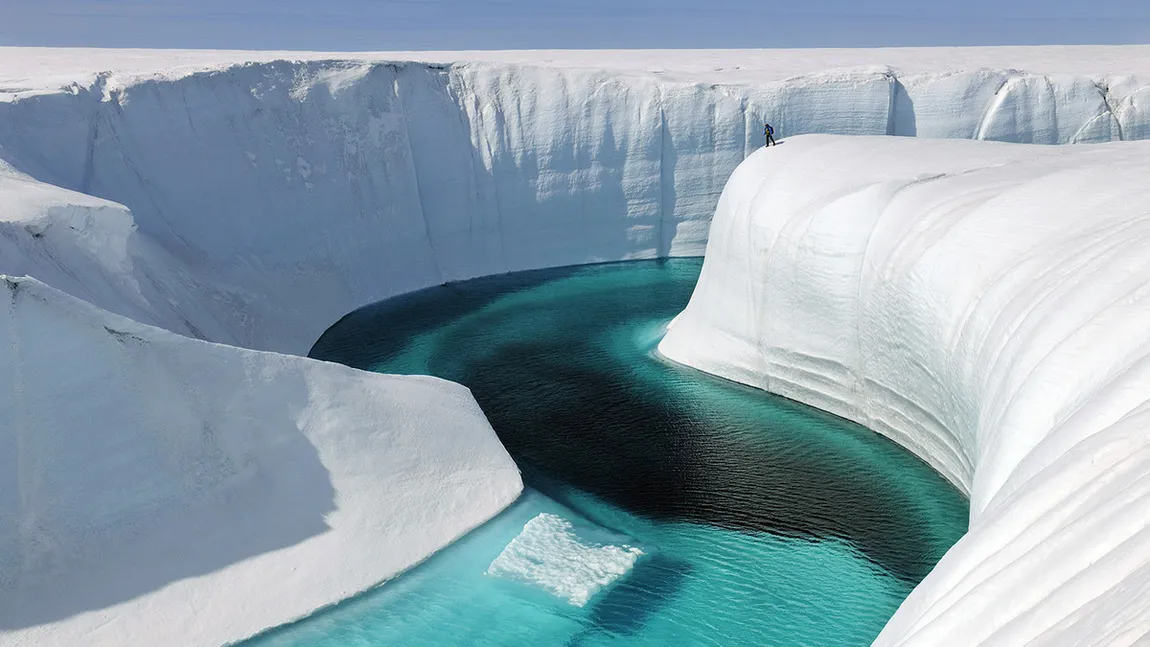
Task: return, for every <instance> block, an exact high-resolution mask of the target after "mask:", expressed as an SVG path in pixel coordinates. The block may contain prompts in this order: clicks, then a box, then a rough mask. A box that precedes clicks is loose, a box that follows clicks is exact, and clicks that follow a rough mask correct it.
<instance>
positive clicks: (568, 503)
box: [263, 259, 967, 645]
mask: <svg viewBox="0 0 1150 647" xmlns="http://www.w3.org/2000/svg"><path fill="white" fill-rule="evenodd" d="M700 266H701V261H699V260H694V259H679V260H669V261H640V262H630V263H618V264H606V265H594V266H583V267H578V268H562V269H555V270H543V271H537V272H524V273H517V274H510V275H506V276H499V277H487V278H483V279H477V280H474V281H468V282H464V283H459V284H453V285H447V286H442V287H437V288H432V289H429V290H424V291H422V292H419V293H415V294H411V295H406V296H402V297H398V298H395V299H391V300H388V301H385V302H382V303H380V304H376V305H373V306H370V307H368V308H364V309H362V310H359V311H357V312H354V313H352V314H350V315H348V316H347V317H345V318H344V319H342V320H341V321H340V322H338V323H337V324H336V325H335V326H333V327H332V328H331V329H330V330H328V331H327V332H326V333H325V334H324V335H323V337H321V338H320V340H319V341H318V342H317V343H316V345H315V347H314V348H313V349H312V353H311V355H312V356H313V357H317V358H321V359H327V360H331V361H337V362H341V363H344V364H348V365H351V366H355V367H359V368H364V369H368V370H374V371H381V372H392V373H426V374H431V375H436V376H439V377H443V378H447V379H450V380H455V381H458V382H461V383H463V384H465V385H467V386H468V387H470V388H471V390H472V392H473V393H474V394H475V397H476V399H477V400H478V402H479V404H480V405H481V406H482V408H483V410H484V412H485V413H486V414H487V416H488V418H489V419H490V420H491V424H492V426H493V427H494V428H495V430H496V432H497V433H498V434H499V437H500V439H501V440H502V441H503V443H504V445H505V446H506V447H507V449H508V451H509V452H510V453H511V454H512V456H513V457H514V458H515V460H516V462H517V463H518V464H519V466H520V467H521V469H522V470H523V474H524V480H525V482H526V483H527V484H528V486H529V492H528V494H527V495H526V496H525V497H524V499H523V501H521V502H520V503H518V504H517V505H516V506H514V507H513V508H512V509H511V510H509V511H508V512H507V513H505V514H504V515H501V516H500V517H498V518H497V519H496V520H494V521H492V522H491V523H489V524H488V525H487V526H485V527H484V528H482V529H480V531H478V532H477V533H474V534H473V536H471V537H468V538H467V539H466V540H464V541H463V542H461V543H460V544H457V545H456V546H453V547H451V548H449V549H447V550H446V551H444V552H443V553H442V554H441V555H439V556H437V557H436V558H433V559H432V560H431V561H430V562H429V563H427V564H425V565H423V566H421V567H419V568H417V569H415V570H414V571H412V572H411V573H409V574H408V575H405V576H403V577H401V578H399V580H397V581H396V582H393V583H391V584H389V585H388V586H386V587H383V588H382V589H380V590H379V591H377V592H376V593H372V594H369V595H367V596H363V597H362V598H360V599H357V600H356V601H355V602H354V603H352V604H350V605H343V606H341V607H337V609H336V610H335V611H333V612H330V613H326V614H320V615H319V616H317V617H316V618H313V619H309V620H307V621H304V622H303V623H300V624H298V625H295V626H293V627H290V628H288V629H286V630H281V631H278V632H275V633H273V634H270V635H269V636H267V637H265V638H264V639H263V640H265V641H272V642H274V644H301V645H302V644H308V645H312V644H314V645H335V644H363V645H373V644H397V645H398V644H404V645H407V644H428V645H431V644H443V645H448V644H450V645H471V644H491V645H536V644H585V645H592V644H608V643H610V644H626V645H665V644H684V645H692V644H714V645H742V644H747V645H763V644H771V645H863V644H867V643H868V642H869V641H870V640H871V639H872V638H873V637H874V636H875V635H877V633H878V631H879V629H881V627H882V625H883V624H884V622H885V621H886V619H887V618H889V616H890V615H891V614H892V613H893V612H894V610H895V609H896V608H897V606H898V604H899V602H901V600H902V598H903V597H905V596H906V594H907V593H909V591H910V589H911V588H912V587H913V586H914V584H916V583H917V582H918V581H919V580H920V579H921V578H922V577H923V576H924V575H925V574H926V573H927V572H928V571H929V570H930V568H931V567H932V566H933V565H934V564H935V562H937V560H938V559H939V558H940V557H941V556H942V554H943V553H944V552H945V551H946V550H947V548H949V547H950V546H951V545H952V544H953V543H954V542H955V541H956V540H957V539H958V538H959V536H960V535H961V534H962V533H963V532H964V531H965V529H966V515H967V504H966V501H965V500H964V499H963V498H962V497H961V496H960V495H959V494H958V493H957V492H956V491H955V490H954V489H953V488H951V486H950V485H949V484H948V483H946V482H945V481H944V480H943V479H942V478H941V477H940V476H938V475H937V474H935V473H934V472H933V471H931V470H930V469H929V468H927V467H926V466H925V465H924V464H923V463H921V462H920V461H918V460H917V459H915V458H914V457H913V456H912V455H910V454H909V453H908V452H906V451H904V450H902V449H901V448H899V447H898V446H896V445H894V444H893V443H891V442H889V441H887V440H885V439H883V438H881V437H879V436H877V435H876V434H873V433H871V432H869V431H867V430H866V429H863V428H861V427H859V426H857V425H854V424H852V423H848V422H846V421H843V420H841V419H839V418H836V417H834V416H831V415H829V414H825V413H822V412H820V411H817V410H814V409H812V408H810V407H806V406H804V405H800V404H798V403H795V402H792V401H789V400H785V399H783V398H779V397H775V396H771V395H768V394H766V393H764V392H762V391H758V390H755V389H751V388H748V387H744V386H741V385H737V384H733V383H730V382H726V381H723V380H719V379H717V378H713V377H710V376H707V375H705V374H702V373H699V372H697V371H694V370H692V369H688V368H685V367H681V366H677V365H674V364H671V363H669V362H666V361H663V360H661V359H659V358H657V357H656V356H655V354H654V352H653V351H654V348H655V346H656V345H657V343H658V340H659V337H660V335H661V333H662V330H663V326H664V325H665V324H666V322H667V321H669V320H670V319H671V318H672V317H673V316H674V315H676V314H677V313H678V312H679V311H680V310H681V309H682V308H683V307H684V306H685V305H686V303H687V300H688V299H689V297H690V294H691V290H692V289H693V286H694V283H695V280H696V279H697V277H698V273H699V269H700ZM541 511H542V512H547V513H551V514H554V515H556V518H558V517H562V518H564V519H569V520H571V521H572V522H573V523H574V524H576V527H577V531H576V532H581V533H582V534H581V536H584V537H586V536H591V535H593V534H594V533H595V532H599V531H607V532H610V533H613V534H612V535H611V536H613V537H616V538H617V539H618V541H617V542H615V543H618V544H624V543H626V544H628V545H632V546H640V547H642V550H643V556H642V557H641V558H639V559H638V561H636V562H635V563H634V565H633V568H630V570H627V573H626V575H624V576H623V577H621V578H619V579H618V580H617V581H615V582H614V583H612V584H609V585H608V586H605V587H604V588H603V590H601V591H599V592H598V593H597V594H596V595H594V596H593V597H592V598H591V599H590V602H588V603H587V604H586V605H585V606H583V607H575V606H572V605H571V604H569V603H568V602H566V601H563V600H557V599H556V598H555V597H554V596H546V595H543V596H542V597H541V596H540V594H539V592H538V591H533V590H530V589H531V587H530V586H526V585H522V584H517V585H515V586H508V584H507V582H504V581H497V580H498V578H493V577H491V576H484V575H483V572H484V570H485V569H486V568H487V565H488V564H489V563H490V562H491V560H492V559H494V557H495V556H497V555H498V554H499V552H500V550H501V549H502V548H503V546H505V545H507V543H508V542H509V541H510V540H511V539H513V538H514V537H515V535H516V534H517V533H518V532H519V531H520V530H522V529H523V527H524V523H526V522H527V521H528V520H530V519H532V518H533V517H534V516H536V515H537V514H538V513H540V512H541ZM579 529H582V530H579ZM600 539H602V537H600ZM610 543H611V542H610V541H607V540H601V541H597V542H596V541H590V544H591V545H606V544H610ZM428 608H433V609H436V610H438V611H437V612H434V613H429V612H428V611H427V609H428ZM508 614H510V616H508ZM505 617H507V618H509V619H508V620H507V622H514V626H515V629H514V630H510V629H508V627H509V626H510V625H508V624H507V623H498V622H497V623H494V625H493V623H492V619H494V618H505ZM510 618H514V620H511V619H510ZM332 641H335V642H332ZM356 641H359V642H356ZM272 642H269V643H268V644H272Z"/></svg>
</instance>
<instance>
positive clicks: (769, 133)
mask: <svg viewBox="0 0 1150 647" xmlns="http://www.w3.org/2000/svg"><path fill="white" fill-rule="evenodd" d="M763 137H765V138H766V139H767V144H766V145H767V146H770V145H772V144H774V145H775V146H778V143H777V142H775V129H774V128H772V127H771V125H770V124H763Z"/></svg>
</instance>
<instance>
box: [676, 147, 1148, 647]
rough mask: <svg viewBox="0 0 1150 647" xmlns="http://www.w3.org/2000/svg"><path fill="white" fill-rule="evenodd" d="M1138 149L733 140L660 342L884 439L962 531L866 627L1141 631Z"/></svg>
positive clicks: (1144, 400)
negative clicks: (692, 287)
mask: <svg viewBox="0 0 1150 647" xmlns="http://www.w3.org/2000/svg"><path fill="white" fill-rule="evenodd" d="M1148 176H1150V143H1142V142H1138V143H1122V144H1107V145H1101V146H1087V147H1030V146H1015V145H1003V144H994V143H985V142H958V141H951V142H946V141H933V142H932V141H924V140H909V139H894V138H840V137H826V136H808V137H799V138H792V139H789V140H788V141H787V142H786V144H785V145H782V146H779V147H778V148H771V149H764V150H761V151H759V152H756V153H755V154H753V155H752V156H751V157H750V158H748V159H747V161H746V162H744V163H743V164H742V165H740V166H739V168H738V169H737V170H736V171H735V173H734V174H733V175H732V177H731V180H730V182H729V183H728V185H727V188H726V190H725V192H724V193H723V197H722V198H721V200H720V202H719V206H718V209H717V211H716V214H715V219H714V221H713V223H712V228H711V238H710V243H709V245H708V249H707V256H706V260H705V262H704V265H703V270H702V274H701V276H700V279H699V284H698V286H697V288H696V291H695V293H694V295H693V296H692V298H691V302H690V304H689V305H688V307H687V308H686V310H684V312H683V313H682V314H681V315H680V316H679V317H678V318H677V319H676V321H675V323H674V325H673V327H672V328H671V330H670V332H669V333H668V335H667V336H666V338H665V339H664V340H663V342H662V343H661V345H660V347H659V348H660V350H661V351H662V352H663V353H664V354H665V355H667V356H668V357H670V358H672V359H675V360H678V361H680V362H684V363H687V364H690V365H693V366H696V367H699V368H701V369H703V370H706V371H709V372H712V373H716V374H718V375H722V376H724V377H728V378H730V379H734V380H738V381H740V382H744V383H747V384H751V385H754V386H758V387H761V388H763V389H767V390H770V391H772V392H776V393H780V394H783V395H786V396H789V397H792V398H795V399H797V400H801V401H803V402H807V403H810V404H813V405H815V406H817V407H820V408H822V409H826V410H829V411H832V412H835V413H838V414H840V415H842V416H844V417H847V418H850V419H852V420H855V421H857V422H860V423H862V424H864V425H866V426H868V427H870V428H871V429H874V430H876V431H878V432H880V433H883V434H886V435H888V436H890V437H892V438H894V439H895V440H897V441H898V442H899V443H900V444H902V445H904V446H906V447H908V448H910V449H911V450H913V451H914V452H915V453H916V454H918V455H919V456H921V457H922V458H923V459H925V460H926V461H928V462H930V463H931V464H932V465H934V466H935V467H936V468H937V469H938V470H939V471H940V472H942V473H943V474H944V475H946V476H948V477H949V478H950V479H951V480H952V481H953V482H954V483H955V484H957V485H958V486H959V487H961V488H963V489H964V490H966V491H968V492H969V493H970V500H971V523H970V531H969V533H968V534H967V536H965V537H964V538H963V539H962V540H960V541H959V543H958V544H956V545H955V547H954V548H953V549H951V551H950V552H949V553H948V554H947V555H946V557H945V558H944V559H943V560H942V561H941V562H940V563H939V565H938V566H937V567H936V568H935V569H934V570H933V571H932V572H931V573H930V574H929V575H928V576H927V578H926V579H925V580H924V581H923V582H922V583H921V584H920V585H919V586H918V587H917V588H916V589H915V591H914V592H913V593H912V594H911V596H910V597H909V598H908V599H907V600H906V601H905V603H904V604H903V605H902V607H901V608H900V609H899V611H898V613H897V614H896V615H895V616H894V618H893V619H892V620H891V621H890V623H889V624H888V625H887V627H886V629H885V631H884V632H883V634H882V635H881V637H880V638H879V640H878V642H877V643H876V644H879V645H895V644H906V645H940V644H947V645H958V644H996V645H997V644H1001V645H1021V644H1058V645H1063V644H1075V645H1129V644H1135V643H1139V644H1140V643H1141V642H1142V641H1144V640H1145V639H1146V636H1147V635H1148V634H1150V515H1147V504H1146V501H1147V497H1148V496H1150V485H1148V484H1150V478H1148V475H1150V437H1148V436H1147V434H1146V428H1147V424H1150V417H1148V411H1150V409H1148V408H1150V396H1148V395H1147V394H1148V393H1150V345H1148V344H1147V335H1146V330H1147V329H1148V327H1150V306H1148V303H1150V302H1148V301H1147V296H1148V295H1150V260H1148V259H1147V258H1146V254H1145V249H1146V244H1147V241H1148V240H1150V195H1148V194H1147V193H1146V190H1145V182H1146V177H1148Z"/></svg>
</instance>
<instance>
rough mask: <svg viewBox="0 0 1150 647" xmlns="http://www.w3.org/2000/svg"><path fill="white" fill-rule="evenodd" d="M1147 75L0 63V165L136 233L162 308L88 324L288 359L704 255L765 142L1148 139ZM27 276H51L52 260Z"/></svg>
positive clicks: (1053, 70) (972, 58)
mask: <svg viewBox="0 0 1150 647" xmlns="http://www.w3.org/2000/svg"><path fill="white" fill-rule="evenodd" d="M1147 52H1150V48H1146V47H1117V48H1115V47H1103V48H1075V47H1069V48H1045V49H1035V48H988V49H971V50H959V49H950V50H827V51H823V50H805V51H804V50H795V51H787V50H781V51H778V52H771V51H758V52H755V51H744V52H738V51H735V52H678V53H676V52H631V53H627V54H626V55H624V54H621V53H618V52H614V53H612V52H606V53H602V52H601V53H598V54H597V55H596V54H593V53H585V52H567V53H558V52H536V53H523V52H520V53H507V52H503V53H499V52H494V53H465V54H454V55H452V54H436V53H424V54H419V55H418V57H419V58H422V59H424V60H430V61H431V62H430V63H419V62H411V61H410V60H406V61H405V60H403V59H405V58H406V59H411V58H414V57H415V56H417V55H411V54H362V55H354V56H352V55H347V54H342V55H335V54H296V53H282V52H280V53H276V52H261V53H252V52H180V51H172V52H165V51H158V52H157V51H153V52H148V51H140V50H124V51H117V50H52V49H47V50H45V49H19V48H17V49H11V48H9V49H3V48H0V159H2V160H4V161H5V162H6V163H7V164H9V165H10V166H11V167H12V168H13V170H14V171H16V172H19V173H23V174H24V175H26V176H28V177H30V178H32V179H34V180H35V181H39V182H44V183H48V184H52V185H56V186H59V187H62V188H65V189H69V190H72V191H76V192H80V193H85V194H89V195H93V196H99V197H101V198H104V199H105V200H110V201H113V202H115V203H118V204H120V205H124V206H125V207H127V208H128V209H129V210H130V211H131V214H132V218H133V220H132V221H133V222H134V223H135V225H136V227H137V228H138V231H137V234H136V235H134V236H131V239H130V240H128V241H127V250H126V252H125V253H126V254H127V255H128V256H130V257H135V258H137V259H141V260H139V267H137V268H136V269H135V270H134V273H133V275H134V276H135V275H138V274H140V273H144V272H148V273H149V276H151V277H153V278H155V279H156V281H158V282H159V283H160V286H159V287H157V288H154V289H153V287H152V285H151V280H150V279H149V280H144V279H142V278H140V277H139V276H136V279H135V280H136V283H138V284H139V286H140V289H139V291H137V290H136V289H135V287H134V286H132V285H127V284H123V285H110V286H109V285H105V284H104V282H100V283H99V284H98V285H87V286H86V287H85V289H88V290H90V291H92V292H100V293H101V294H100V298H99V299H97V300H94V301H93V302H94V303H95V304H96V305H99V306H100V307H103V308H106V309H109V310H112V311H114V312H117V313H120V314H125V315H128V316H132V317H137V316H138V313H140V312H141V311H145V312H146V313H147V317H148V318H147V319H144V320H145V321H147V322H148V323H155V324H157V325H159V326H161V327H164V328H167V329H169V330H173V331H176V332H180V333H183V334H190V335H194V336H201V337H204V338H208V339H211V340H213V341H223V342H228V343H236V344H239V345H243V346H246V347H252V348H260V349H265V350H281V351H288V352H293V353H303V352H305V351H306V350H307V348H308V347H309V345H310V344H311V343H312V342H313V341H314V340H315V339H316V338H317V337H318V336H319V334H320V333H321V332H322V331H323V330H324V329H325V328H326V327H327V326H328V325H329V324H330V323H331V322H332V321H334V320H335V319H337V318H339V317H340V316H342V315H343V314H345V313H347V312H349V311H350V310H352V309H354V308H356V307H359V306H361V305H364V304H365V303H370V302H372V301H376V300H379V299H382V298H385V297H387V296H390V295H393V294H396V293H400V292H404V291H408V290H412V289H415V288H419V287H424V286H427V285H433V284H438V283H440V282H443V281H447V280H453V279H463V278H470V277H474V276H481V275H487V274H493V273H500V272H506V271H511V270H520V269H530V268H536V267H542V266H554V265H564V264H574V263H585V262H591V261H606V260H619V259H626V258H650V257H655V256H666V255H689V254H701V253H702V251H703V249H704V247H705V244H706V236H707V230H708V223H709V221H710V216H711V214H712V213H713V211H714V207H715V204H716V202H717V201H718V197H719V194H720V192H721V191H722V187H723V185H724V183H725V182H726V180H727V177H728V176H729V175H730V173H731V171H733V170H734V168H735V166H737V165H738V163H739V162H741V161H742V160H743V159H744V158H745V157H746V156H747V155H748V154H749V153H750V152H751V151H753V150H754V149H755V148H756V147H758V146H759V145H760V144H761V143H762V135H761V133H762V123H763V122H764V121H771V122H772V123H773V124H774V125H775V126H776V127H777V129H778V132H779V133H781V134H782V135H783V136H793V135H795V134H799V133H806V132H828V133H840V134H856V135H867V134H872V135H873V134H898V135H918V136H927V137H955V138H986V139H1001V140H1009V141H1025V142H1035V143H1048V144H1056V143H1067V142H1095V141H1110V140H1112V139H1118V138H1126V139H1133V138H1138V137H1146V136H1150V108H1148V107H1147V106H1148V105H1150V104H1148V101H1150V62H1148V61H1150V56H1148V55H1147ZM285 57H287V59H285ZM1012 60H1015V61H1017V62H1015V63H1011V61H1012ZM388 61H391V62H388ZM452 61H459V62H452ZM531 62H534V63H537V64H529V63H531ZM1024 63H1025V64H1030V65H1033V66H1036V67H1031V68H1030V70H1029V71H1027V70H1025V69H1023V68H1021V67H1020V66H1021V65H1022V64H1024ZM932 66H935V67H932ZM0 218H3V219H9V218H10V217H8V216H5V215H0ZM97 226H99V224H98V223H97ZM62 232H63V233H64V234H66V233H67V231H66V230H62ZM88 235H94V234H93V233H92V232H91V231H90V230H89V234H88ZM120 237H121V238H123V235H120ZM143 247H149V248H156V249H148V250H143V249H142V248H143ZM153 252H154V253H153ZM157 254H158V255H161V256H166V257H169V258H165V259H164V260H162V261H160V260H156V261H153V260H151V259H152V257H153V256H155V255H157ZM173 260H174V261H175V262H173ZM22 263H23V266H24V267H31V266H32V263H31V261H22ZM36 263H38V264H40V265H42V266H45V267H46V269H45V270H44V271H45V272H56V271H57V269H58V266H59V265H61V264H62V265H64V266H65V267H66V266H67V265H68V264H69V263H70V260H68V257H64V256H60V255H58V254H57V255H56V256H54V258H53V260H51V261H47V260H43V259H41V260H39V261H36ZM6 264H7V263H6ZM169 268H174V269H170V270H169ZM0 270H3V271H8V270H6V269H4V268H0ZM21 271H29V272H32V273H34V274H35V273H36V272H34V271H33V270H31V269H29V270H21ZM73 274H75V275H76V277H77V281H73V283H75V282H83V283H95V282H96V280H97V279H95V278H89V277H88V276H87V275H86V273H84V272H73ZM44 280H45V281H46V282H48V283H49V284H52V285H57V281H58V279H56V278H52V277H48V276H45V278H44ZM58 287H61V289H64V290H66V291H69V292H73V293H76V292H75V291H74V288H73V287H72V286H70V285H64V284H62V283H61V284H59V285H58ZM85 298H88V297H87V296H85ZM169 299H170V300H171V301H175V302H177V303H178V304H179V306H178V310H179V311H172V308H171V304H170V302H169ZM139 316H143V315H139Z"/></svg>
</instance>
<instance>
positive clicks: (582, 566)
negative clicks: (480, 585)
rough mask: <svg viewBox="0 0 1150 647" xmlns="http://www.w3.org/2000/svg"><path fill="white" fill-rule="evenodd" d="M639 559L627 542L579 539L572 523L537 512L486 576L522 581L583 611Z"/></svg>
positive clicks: (634, 549)
mask: <svg viewBox="0 0 1150 647" xmlns="http://www.w3.org/2000/svg"><path fill="white" fill-rule="evenodd" d="M642 555H643V550H642V549H641V548H639V547H637V546H629V545H627V544H621V545H615V544H603V543H599V542H596V541H593V540H588V539H585V538H583V539H581V538H580V537H579V536H578V534H577V533H576V531H575V525H574V524H572V523H571V522H570V521H569V520H567V519H564V518H563V517H560V516H559V515H556V514H553V513H549V512H540V513H539V514H538V515H536V516H535V517H533V518H532V519H531V520H530V521H528V522H527V523H526V524H524V526H523V532H521V533H519V535H518V536H517V537H515V539H512V540H511V542H510V543H508V544H507V547H506V548H504V549H503V551H502V552H501V553H499V556H498V557H496V558H495V559H494V560H493V561H492V562H491V565H490V566H488V567H487V571H486V574H487V575H489V576H491V577H504V578H507V579H511V580H520V581H523V582H527V583H529V584H532V585H535V586H538V587H540V588H541V589H543V590H545V591H547V592H548V593H550V594H552V595H554V596H556V597H558V598H560V599H563V600H566V601H567V602H568V603H569V604H572V605H574V606H577V607H582V606H584V605H586V604H587V602H588V601H589V600H590V599H591V598H593V597H594V596H595V594H596V593H598V592H599V591H600V590H601V589H602V588H603V587H605V586H609V585H611V584H612V583H613V582H615V581H616V580H618V579H619V578H620V577H623V576H625V575H626V574H627V573H628V571H630V570H631V568H632V567H633V566H634V565H635V561H636V560H638V559H639V558H640V557H641V556H642Z"/></svg>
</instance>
